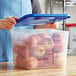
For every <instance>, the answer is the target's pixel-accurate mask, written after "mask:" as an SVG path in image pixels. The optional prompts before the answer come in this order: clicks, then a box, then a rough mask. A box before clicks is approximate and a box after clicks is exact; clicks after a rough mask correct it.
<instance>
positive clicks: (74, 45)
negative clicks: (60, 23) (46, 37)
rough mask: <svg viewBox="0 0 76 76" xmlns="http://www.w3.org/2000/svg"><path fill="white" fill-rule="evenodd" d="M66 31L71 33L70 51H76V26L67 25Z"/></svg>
mask: <svg viewBox="0 0 76 76" xmlns="http://www.w3.org/2000/svg"><path fill="white" fill-rule="evenodd" d="M66 30H67V31H69V34H70V35H69V49H76V24H66Z"/></svg>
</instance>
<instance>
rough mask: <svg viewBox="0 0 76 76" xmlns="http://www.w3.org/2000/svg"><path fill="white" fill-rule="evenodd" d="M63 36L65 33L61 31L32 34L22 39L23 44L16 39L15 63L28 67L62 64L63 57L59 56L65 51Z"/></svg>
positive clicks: (14, 48)
mask: <svg viewBox="0 0 76 76" xmlns="http://www.w3.org/2000/svg"><path fill="white" fill-rule="evenodd" d="M62 37H63V35H62V34H59V33H54V34H53V35H47V34H32V35H30V36H29V37H27V38H26V39H23V40H21V41H20V42H21V44H19V43H18V44H17V43H15V42H17V41H14V45H13V50H14V53H15V55H16V57H15V64H16V65H17V66H20V67H23V68H27V69H36V68H48V67H52V66H54V65H58V66H59V65H60V66H61V62H60V61H61V60H62V59H60V58H61V57H59V56H61V55H60V54H61V53H60V52H62V51H63V45H62V44H63V41H62ZM59 59H60V60H59Z"/></svg>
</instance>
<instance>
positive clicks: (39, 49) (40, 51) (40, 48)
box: [31, 46, 46, 56]
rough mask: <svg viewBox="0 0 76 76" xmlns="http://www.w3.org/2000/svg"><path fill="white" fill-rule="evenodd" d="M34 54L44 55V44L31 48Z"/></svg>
mask: <svg viewBox="0 0 76 76" xmlns="http://www.w3.org/2000/svg"><path fill="white" fill-rule="evenodd" d="M31 51H32V53H33V55H34V56H43V55H44V54H45V53H46V50H45V48H44V47H43V46H37V47H34V48H32V49H31Z"/></svg>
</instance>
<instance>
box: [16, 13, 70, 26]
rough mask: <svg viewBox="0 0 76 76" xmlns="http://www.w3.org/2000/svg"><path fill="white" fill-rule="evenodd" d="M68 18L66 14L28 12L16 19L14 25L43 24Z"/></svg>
mask: <svg viewBox="0 0 76 76" xmlns="http://www.w3.org/2000/svg"><path fill="white" fill-rule="evenodd" d="M67 18H70V16H69V15H68V14H28V15H24V16H23V17H21V18H19V19H18V20H16V22H17V24H16V26H28V25H31V24H33V25H44V24H48V23H55V22H58V21H62V20H64V19H67Z"/></svg>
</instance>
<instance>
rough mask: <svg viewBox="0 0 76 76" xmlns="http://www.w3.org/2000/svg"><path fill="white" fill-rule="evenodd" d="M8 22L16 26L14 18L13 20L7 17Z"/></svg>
mask: <svg viewBox="0 0 76 76" xmlns="http://www.w3.org/2000/svg"><path fill="white" fill-rule="evenodd" d="M6 20H7V21H10V22H11V23H13V24H16V20H15V19H14V18H12V17H7V18H6Z"/></svg>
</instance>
